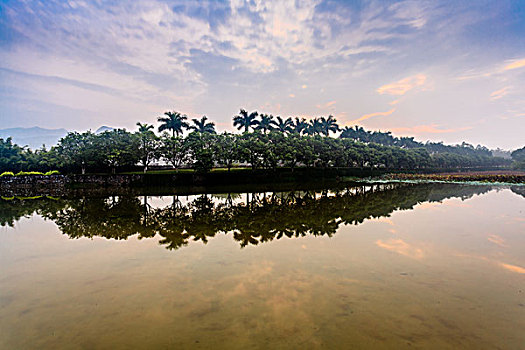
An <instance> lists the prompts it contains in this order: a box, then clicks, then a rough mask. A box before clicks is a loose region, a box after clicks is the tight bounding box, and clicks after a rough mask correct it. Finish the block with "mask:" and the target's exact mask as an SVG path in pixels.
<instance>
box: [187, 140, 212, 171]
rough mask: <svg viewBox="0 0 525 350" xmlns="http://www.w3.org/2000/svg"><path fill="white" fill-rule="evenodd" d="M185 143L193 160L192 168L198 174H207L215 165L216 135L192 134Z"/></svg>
mask: <svg viewBox="0 0 525 350" xmlns="http://www.w3.org/2000/svg"><path fill="white" fill-rule="evenodd" d="M186 142H187V144H188V150H189V152H190V155H191V159H192V160H193V164H192V168H193V169H195V171H197V172H199V173H207V172H208V171H210V170H211V169H212V168H213V164H214V163H215V154H216V152H215V149H214V148H215V144H216V135H214V134H210V133H199V132H192V133H191V134H189V135H188V137H187V139H186Z"/></svg>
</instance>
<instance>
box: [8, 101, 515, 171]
mask: <svg viewBox="0 0 525 350" xmlns="http://www.w3.org/2000/svg"><path fill="white" fill-rule="evenodd" d="M158 121H159V123H160V124H159V127H158V131H159V132H161V135H157V134H155V132H154V126H153V125H148V124H141V123H137V126H138V130H137V131H136V132H129V131H126V130H125V129H115V130H111V131H105V132H103V133H100V134H94V133H92V132H91V131H87V132H84V133H77V132H70V133H69V134H68V135H67V136H65V137H64V138H62V139H61V140H60V141H59V142H58V144H57V145H56V146H53V147H52V148H51V149H46V148H41V149H38V150H35V151H32V150H30V149H28V148H25V147H20V146H18V145H16V144H13V143H12V140H11V139H9V138H8V139H6V140H3V139H0V171H1V172H5V171H11V172H18V171H22V170H23V171H49V170H53V169H59V170H61V171H63V172H70V173H85V172H86V171H90V172H95V171H96V172H101V171H108V172H109V171H110V172H113V173H114V172H116V171H117V170H123V169H128V170H129V169H133V168H134V167H136V166H140V167H142V169H144V171H147V169H148V167H149V166H150V165H151V164H154V163H158V162H163V163H166V164H169V165H171V166H172V167H173V168H175V169H179V168H182V167H185V168H186V167H187V168H192V169H194V170H196V171H198V172H207V171H209V170H210V169H212V168H213V167H217V166H220V167H225V168H228V170H230V169H231V168H232V167H235V166H237V165H239V164H242V165H244V166H250V167H251V168H253V169H260V168H264V169H276V168H277V167H289V168H291V169H294V168H295V167H298V166H301V167H360V168H365V167H368V168H389V169H424V168H462V167H468V168H472V167H494V166H504V165H509V163H510V162H509V161H508V160H505V159H503V158H499V157H493V156H492V154H491V152H490V151H489V150H488V149H487V148H485V147H482V146H477V147H474V146H472V145H469V144H466V143H463V144H461V145H456V146H448V145H443V144H442V143H430V142H427V143H425V144H423V143H420V142H417V141H414V139H413V138H407V137H402V138H397V137H393V136H392V135H391V134H390V133H389V132H369V131H366V130H364V129H363V128H360V127H357V126H356V127H355V129H354V128H350V127H345V128H344V129H341V128H340V127H339V125H338V124H337V121H336V119H335V118H333V117H332V116H329V117H328V118H325V117H320V118H314V119H312V120H309V121H307V120H306V119H304V118H303V119H300V118H295V119H292V118H287V119H283V118H281V117H273V116H272V115H268V114H259V113H257V112H252V113H248V112H247V111H245V110H241V111H240V113H239V114H238V115H236V116H235V117H234V118H233V125H234V126H235V127H237V128H238V129H239V130H242V134H233V133H228V132H223V133H217V132H216V130H215V123H213V122H210V121H209V120H208V118H207V117H206V116H204V117H202V118H201V119H193V120H191V123H188V118H187V116H185V115H182V114H181V113H179V112H166V113H164V116H163V117H159V118H158ZM185 131H187V132H186V136H183V135H184V134H185ZM338 132H340V134H339V136H338V137H337V138H334V137H330V135H331V134H335V133H338Z"/></svg>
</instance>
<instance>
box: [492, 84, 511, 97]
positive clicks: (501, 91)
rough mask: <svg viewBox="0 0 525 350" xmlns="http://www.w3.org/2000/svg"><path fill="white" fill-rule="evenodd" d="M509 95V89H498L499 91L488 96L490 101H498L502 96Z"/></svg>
mask: <svg viewBox="0 0 525 350" xmlns="http://www.w3.org/2000/svg"><path fill="white" fill-rule="evenodd" d="M508 93H509V87H508V86H507V87H504V88H503V89H499V90H496V91H494V92H493V93H491V94H490V99H491V100H499V99H500V98H502V97H503V96H505V95H507V94H508Z"/></svg>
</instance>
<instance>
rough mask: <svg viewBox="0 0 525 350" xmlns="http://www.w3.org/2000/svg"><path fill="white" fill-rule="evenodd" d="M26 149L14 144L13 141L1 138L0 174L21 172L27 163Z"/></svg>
mask: <svg viewBox="0 0 525 350" xmlns="http://www.w3.org/2000/svg"><path fill="white" fill-rule="evenodd" d="M25 160H26V157H25V154H24V149H23V148H22V147H20V146H18V145H17V144H14V143H13V142H12V139H11V138H10V137H8V138H7V139H5V140H4V139H2V138H0V172H4V171H13V172H14V171H20V170H22V167H23V165H24V163H25Z"/></svg>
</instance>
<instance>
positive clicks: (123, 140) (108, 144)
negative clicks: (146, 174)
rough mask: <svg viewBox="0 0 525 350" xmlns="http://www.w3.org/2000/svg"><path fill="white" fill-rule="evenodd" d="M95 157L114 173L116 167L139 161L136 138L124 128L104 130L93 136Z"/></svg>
mask: <svg viewBox="0 0 525 350" xmlns="http://www.w3.org/2000/svg"><path fill="white" fill-rule="evenodd" d="M95 143H96V144H95V149H96V158H98V160H99V162H100V163H102V164H104V165H106V166H108V167H109V168H110V169H111V173H112V174H115V172H116V168H117V167H121V166H130V165H135V164H137V163H138V162H139V155H138V153H137V149H138V145H137V139H136V138H135V137H133V135H132V134H131V133H129V132H127V131H126V129H114V130H111V131H105V132H103V133H101V134H99V135H97V136H96V138H95Z"/></svg>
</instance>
